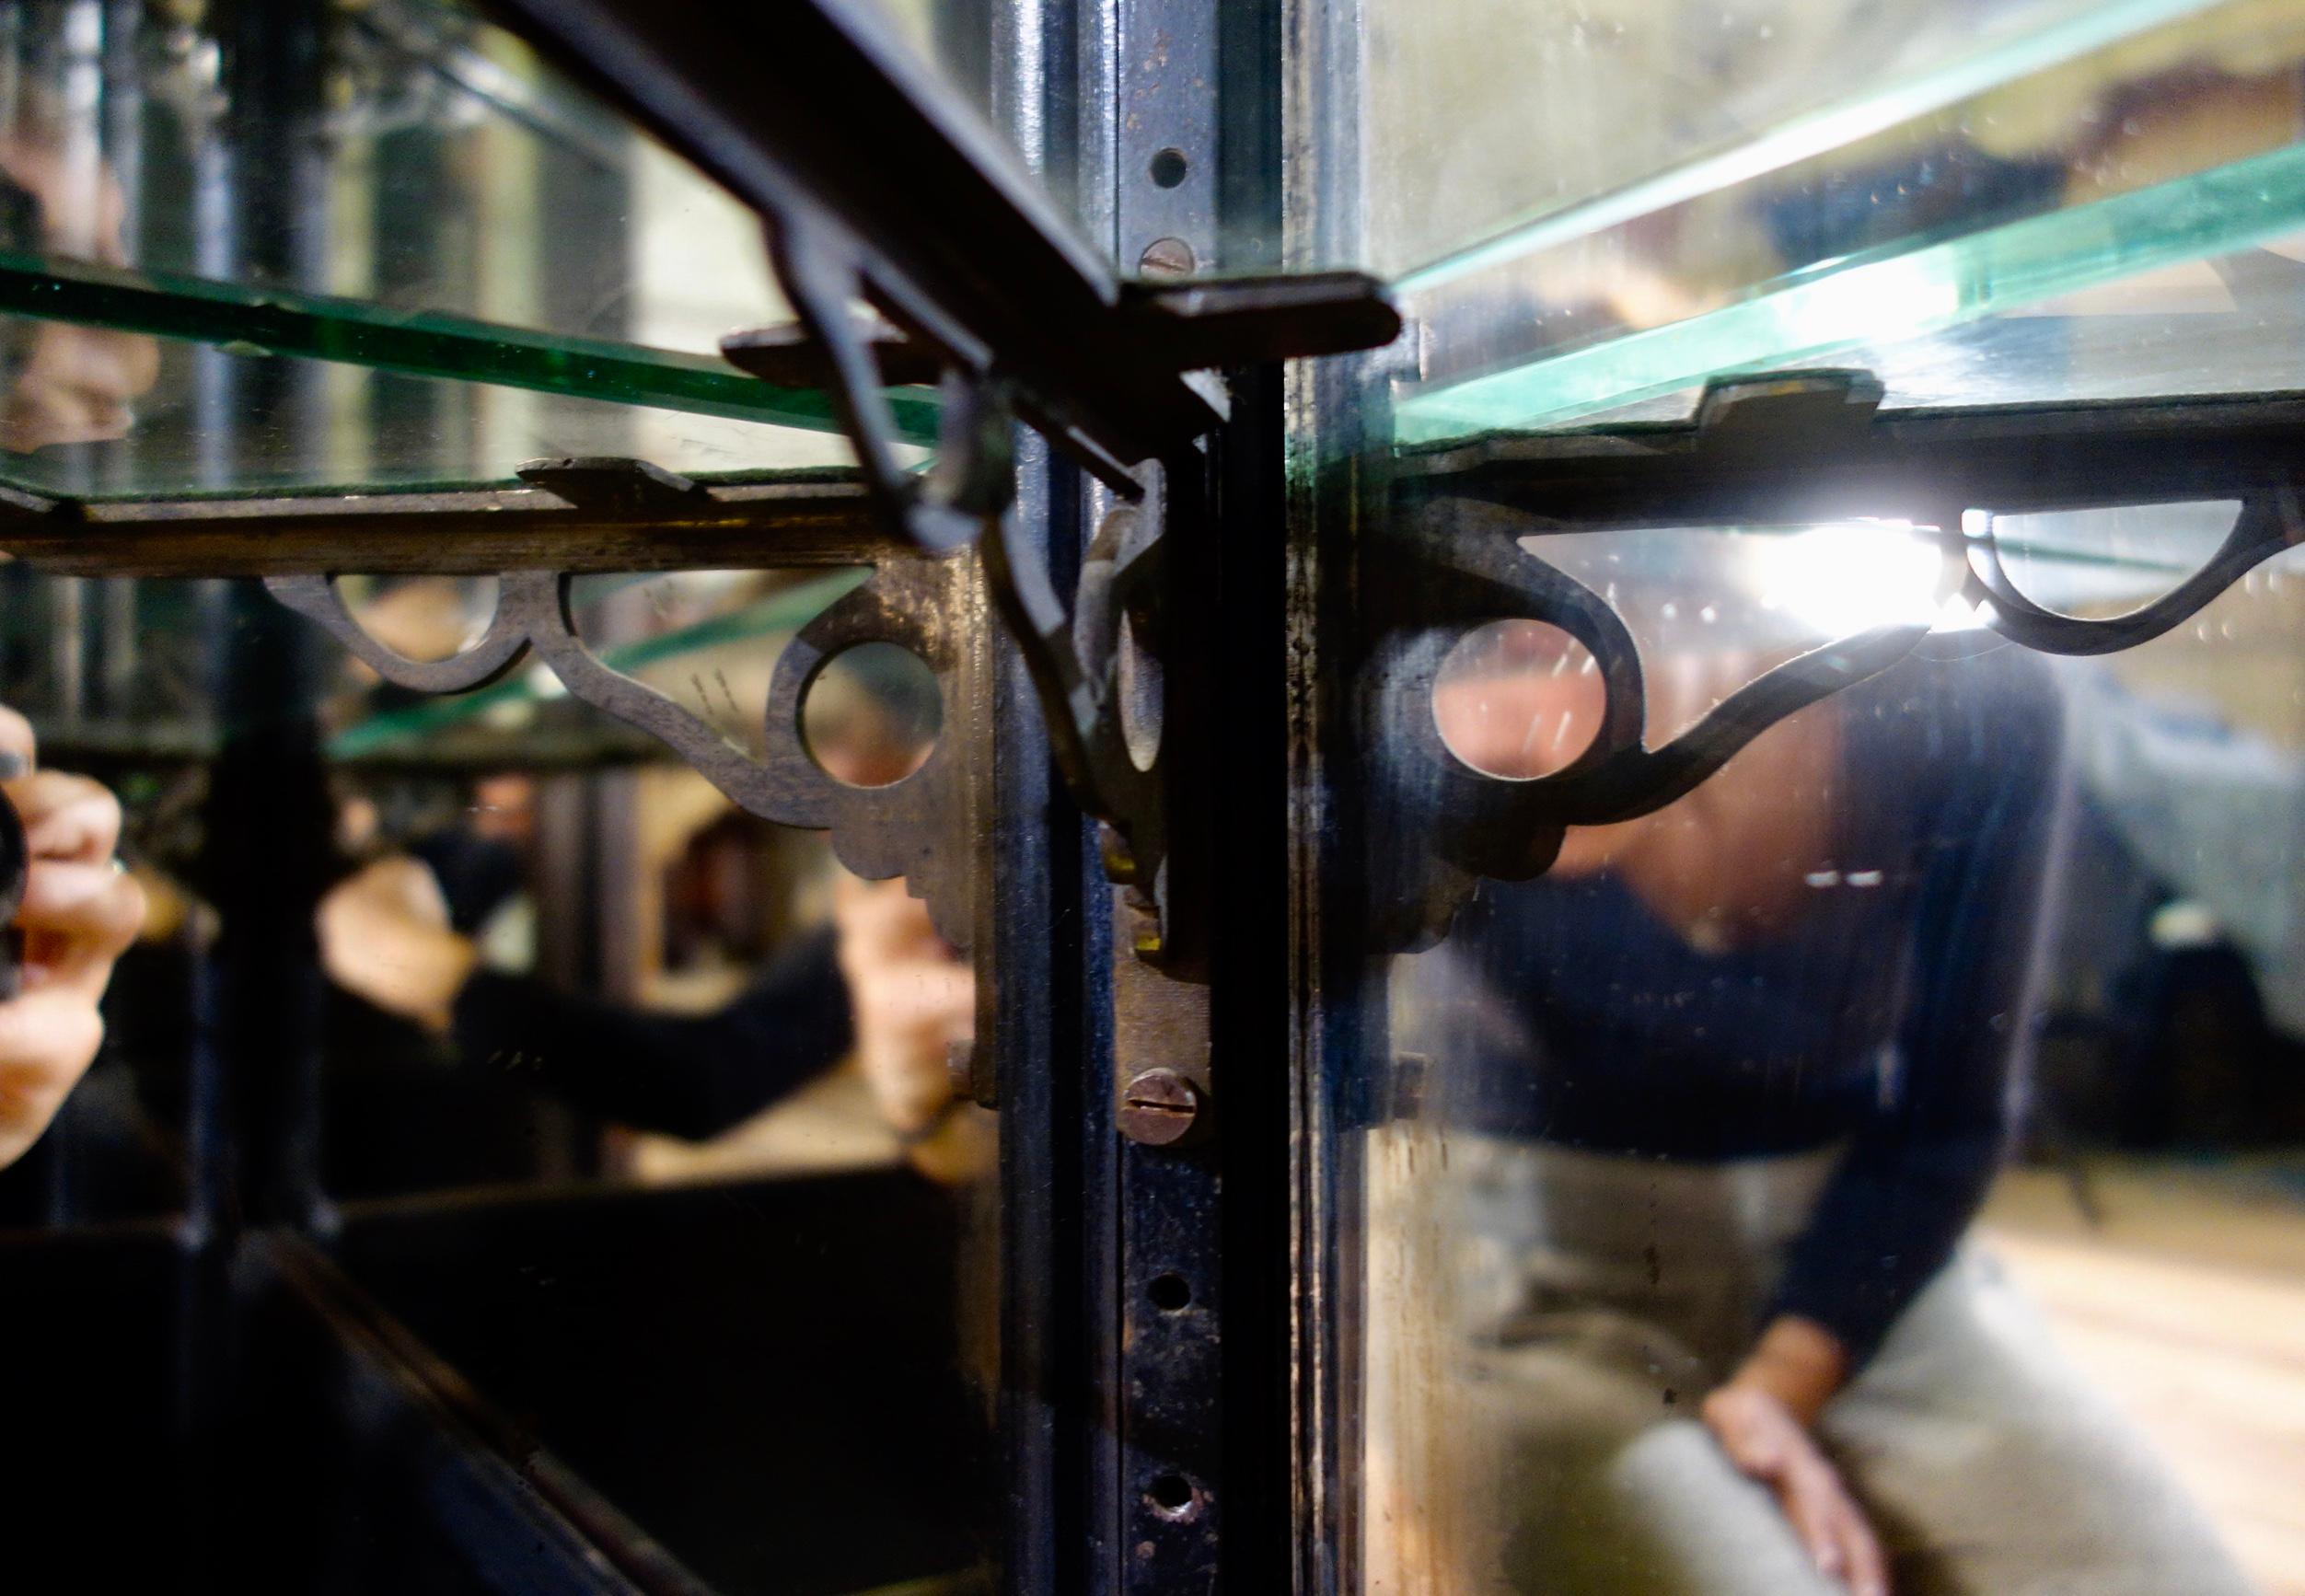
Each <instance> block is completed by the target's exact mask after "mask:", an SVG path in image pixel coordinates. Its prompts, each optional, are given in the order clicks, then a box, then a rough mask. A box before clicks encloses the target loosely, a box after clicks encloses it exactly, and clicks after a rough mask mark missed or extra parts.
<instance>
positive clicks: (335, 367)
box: [0, 0, 936, 497]
mask: <svg viewBox="0 0 2305 1596" xmlns="http://www.w3.org/2000/svg"><path fill="white" fill-rule="evenodd" d="M185 15H186V14H184V13H181V12H171V11H168V9H167V8H156V7H138V6H92V5H77V6H10V7H5V8H0V60H5V61H6V64H8V65H9V67H10V70H9V71H7V72H6V73H0V399H4V400H5V406H6V413H5V415H0V451H5V452H0V481H4V482H6V483H10V484H13V485H15V486H17V487H21V488H25V489H28V490H30V491H33V492H47V493H72V494H75V495H77V494H87V495H94V496H131V497H140V496H160V497H166V496H173V495H176V494H179V493H233V492H267V491H274V490H284V489H285V490H295V489H303V488H308V489H314V490H322V489H333V490H337V491H358V490H362V489H370V488H399V487H436V486H466V485H480V484H491V483H500V482H504V481H507V480H510V478H511V472H512V468H514V467H515V466H516V465H518V464H520V463H521V462H522V461H524V460H527V459H530V458H534V457H538V456H539V455H554V454H603V455H623V456H631V457H639V458H642V459H645V460H648V461H650V462H651V463H653V464H655V465H658V466H661V467H664V468H667V469H670V470H674V471H678V472H680V473H682V474H684V475H695V474H697V473H700V472H702V473H707V474H722V475H746V474H753V473H759V472H764V471H773V470H779V469H783V468H793V467H820V466H827V465H846V464H849V463H851V460H852V455H851V451H850V449H849V447H848V445H847V444H846V442H845V440H844V439H842V438H841V437H840V435H839V431H840V429H839V427H838V424H837V423H836V422H834V421H833V419H832V417H831V413H830V408H829V406H828V402H827V400H826V399H825V398H824V396H823V395H822V394H820V393H817V392H814V391H805V390H787V389H781V388H777V387H771V386H770V385H768V384H765V383H762V382H759V380H757V379H755V378H752V377H750V376H746V375H745V374H743V373H741V372H739V371H737V370H736V369H735V368H733V367H731V366H730V365H728V364H726V363H725V362H724V361H723V360H722V359H721V358H720V355H719V353H718V350H719V340H720V338H721V337H722V335H723V334H724V333H725V332H727V331H729V330H732V329H736V328H739V327H747V326H758V325H762V324H765V323H772V322H776V321H780V320H783V319H786V318H789V315H790V312H789V309H788V308H787V307H786V305H785V302H784V300H783V297H782V294H781V293H780V292H779V291H778V289H777V286H776V284H775V283H774V281H773V277H772V274H771V272H770V266H769V261H768V256H767V250H766V249H765V246H764V244H763V241H762V238H761V235H760V226H759V218H758V217H757V216H755V215H754V214H752V213H751V212H750V211H749V210H748V209H747V207H745V206H744V205H742V204H740V203H739V202H736V200H735V199H734V198H732V197H731V196H730V195H728V194H727V193H726V192H725V191H723V190H722V189H720V188H719V187H718V186H717V185H716V184H714V183H712V182H711V181H710V180H708V179H705V178H704V177H703V176H702V175H701V174H700V173H699V172H697V171H696V170H695V169H694V168H691V167H689V165H687V164H686V163H685V162H683V161H682V160H680V159H679V158H678V157H677V156H673V155H671V154H670V153H668V152H667V151H666V150H665V149H664V148H662V147H661V146H660V145H656V144H654V143H653V142H651V141H650V140H649V139H647V138H646V137H644V136H643V135H642V134H640V133H638V132H637V131H636V130H634V129H632V128H631V127H630V126H628V125H626V124H625V123H624V122H623V121H621V120H620V118H619V117H618V116H617V115H615V114H614V113H613V112H611V111H610V110H608V109H607V108H606V107H604V106H603V105H602V104H600V103H599V102H597V100H595V99H593V98H590V97H589V96H588V95H586V94H585V93H584V92H583V91H581V90H580V89H578V88H577V87H575V86H573V84H571V83H569V82H567V81H565V80H563V79H562V78H560V77H559V76H557V75H555V74H553V73H552V72H551V71H550V70H549V69H548V68H546V67H545V66H543V65H542V64H540V63H539V61H538V60H537V59H536V58H535V56H534V55H533V54H532V53H531V52H529V51H528V50H527V47H526V46H525V45H523V44H522V43H520V41H519V40H516V39H515V38H514V37H513V36H511V35H510V34H507V33H505V32H504V31H503V30H501V29H495V28H493V27H491V26H489V25H488V24H486V23H483V22H481V21H480V20H479V19H478V18H476V17H473V16H471V15H469V13H468V12H466V11H465V10H464V9H463V8H462V7H460V6H454V5H444V4H440V3H438V0H375V3H373V4H369V5H365V6H349V7H314V8H312V9H311V10H310V11H309V12H308V13H307V12H303V11H292V12H291V13H289V14H284V17H272V16H270V14H266V16H264V17H261V18H257V17H254V14H252V13H251V14H249V17H243V16H242V14H241V13H240V12H238V11H234V10H231V9H229V8H226V9H222V10H214V9H212V10H210V11H208V12H202V13H196V14H193V19H191V20H189V21H187V20H180V19H178V18H180V17H183V16H185ZM238 27H249V28H259V29H263V30H264V36H263V37H262V38H261V40H246V39H239V38H237V37H236V36H234V35H233V33H232V29H235V28H238ZM282 30H286V31H287V32H289V33H294V34H296V35H297V37H295V38H293V39H290V38H286V37H278V38H276V37H273V35H274V34H276V33H280V32H281V31H282ZM505 390H525V391H505ZM891 397H892V401H893V403H894V406H895V408H896V411H897V413H898V424H899V428H900V430H901V431H902V433H903V434H905V436H906V437H907V438H908V439H909V440H912V441H914V442H926V441H929V440H930V439H932V436H933V433H934V427H935V415H936V398H935V395H934V394H933V393H932V392H931V391H928V390H922V389H908V390H900V391H898V392H897V393H895V394H893V395H892V396H891Z"/></svg>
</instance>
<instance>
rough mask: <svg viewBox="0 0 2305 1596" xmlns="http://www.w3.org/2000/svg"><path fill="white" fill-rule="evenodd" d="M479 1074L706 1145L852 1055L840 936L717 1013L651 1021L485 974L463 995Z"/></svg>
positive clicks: (458, 1016) (794, 951) (811, 940)
mask: <svg viewBox="0 0 2305 1596" xmlns="http://www.w3.org/2000/svg"><path fill="white" fill-rule="evenodd" d="M452 1028H453V1034H454V1035H455V1037H456V1040H457V1046H458V1051H459V1052H460V1053H461V1054H462V1055H463V1057H464V1059H465V1062H466V1065H467V1067H468V1068H472V1069H487V1070H509V1071H511V1072H513V1073H515V1075H518V1076H520V1077H521V1078H523V1079H527V1080H530V1081H535V1082H536V1083H537V1084H538V1085H539V1086H541V1087H543V1088H545V1089H546V1090H548V1091H550V1092H552V1093H556V1094H557V1095H559V1096H561V1097H563V1098H565V1099H566V1100H567V1101H569V1102H570V1103H573V1104H575V1105H576V1106H577V1107H579V1108H582V1109H584V1110H585V1112H587V1113H590V1114H595V1115H597V1116H600V1117H601V1118H603V1119H611V1120H614V1121H616V1122H617V1123H618V1124H620V1125H630V1126H633V1127H636V1128H640V1129H643V1130H659V1131H664V1132H666V1133H667V1134H670V1135H673V1136H678V1137H683V1138H685V1139H689V1140H692V1141H701V1140H703V1139H706V1138H708V1137H712V1136H717V1135H718V1134H720V1133H721V1132H722V1131H724V1130H726V1129H728V1128H731V1127H733V1126H736V1125H739V1124H741V1123H743V1122H744V1121H745V1120H747V1119H749V1118H750V1117H752V1116H753V1115H755V1114H758V1113H759V1111H760V1110H761V1109H763V1108H766V1107H767V1106H768V1105H769V1104H771V1103H774V1102H775V1101H776V1100H777V1099H778V1098H780V1097H782V1096H784V1095H785V1094H786V1093H790V1092H792V1091H793V1090H794V1089H795V1088H797V1087H799V1086H800V1085H802V1084H803V1083H804V1082H805V1081H809V1080H812V1079H814V1078H815V1077H816V1076H818V1075H821V1074H822V1073H824V1072H825V1071H826V1070H829V1069H830V1068H832V1066H833V1065H834V1064H836V1063H838V1062H839V1061H840V1058H841V1056H842V1055H843V1054H845V1053H847V1052H848V1050H849V1047H850V1044H851V1035H852V1033H851V1027H850V1023H849V996H848V989H847V988H846V987H845V986H843V985H842V983H841V980H840V970H839V968H838V966H836V965H835V963H834V961H833V937H832V932H831V931H817V932H816V933H814V934H812V935H810V936H808V937H806V938H805V939H803V940H802V941H800V942H799V943H795V944H793V946H792V947H791V948H789V949H788V950H786V952H785V953H784V954H783V956H782V957H781V958H779V959H778V960H777V961H776V963H775V964H773V965H772V966H770V968H769V970H768V973H767V974H765V975H764V976H762V977H760V979H759V980H758V981H756V982H754V983H753V984H752V985H751V986H750V987H748V988H747V989H746V990H745V991H744V992H743V993H742V994H741V995H740V996H738V997H737V998H736V999H735V1000H733V1001H731V1002H730V1003H729V1004H728V1005H727V1006H726V1007H724V1008H723V1009H720V1010H718V1011H717V1012H713V1013H711V1014H701V1015H693V1016H691V1015H676V1014H659V1013H651V1012H647V1011H646V1010H643V1009H635V1008H632V1007H631V1006H630V1005H627V1004H620V1003H607V1002H601V1001H599V1000H596V999H591V998H584V997H578V996H575V995H573V994H571V993H566V992H561V991H556V990H553V989H550V988H547V987H544V986H541V985H539V983H537V982H535V981H532V980H528V979H527V978H525V977H518V976H504V975H497V974H494V973H492V972H490V971H485V970H484V971H481V972H480V973H479V974H476V975H474V976H472V977H471V978H470V979H469V980H468V981H467V982H466V983H465V984H464V987H463V989H462V991H460V992H459V993H458V996H457V999H456V1001H455V1006H454V1010H453V1015H452Z"/></svg>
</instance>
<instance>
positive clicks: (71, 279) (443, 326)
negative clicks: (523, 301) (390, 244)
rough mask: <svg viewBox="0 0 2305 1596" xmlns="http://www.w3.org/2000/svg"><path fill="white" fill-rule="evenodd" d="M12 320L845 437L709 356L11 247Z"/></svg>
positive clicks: (1, 292) (822, 409)
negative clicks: (22, 318) (129, 268)
mask: <svg viewBox="0 0 2305 1596" xmlns="http://www.w3.org/2000/svg"><path fill="white" fill-rule="evenodd" d="M0 313H6V314H11V315H17V316H26V317H32V318H38V319H41V320H43V321H65V322H72V323H74V324H75V325H79V326H85V327H101V328H107V329H110V330H113V331H117V332H140V333H147V334H150V335H152V336H153V337H156V338H172V339H179V340H182V341H189V342H193V343H205V344H211V345H214V346H215V347H217V348H221V349H225V350H227V351H230V352H231V353H237V354H277V355H293V356H297V357H300V358H303V359H307V360H325V361H333V362H336V363H338V364H346V365H360V366H367V367H370V368H372V369H374V370H377V371H390V372H398V373H400V374H402V375H405V376H427V377H443V378H447V379H450V380H453V381H458V382H478V383H490V384H493V385H495V386H498V387H518V388H530V389H534V390H536V391H538V392H540V393H557V394H566V395H569V396H571V397H573V398H576V399H599V400H603V401H605V402H608V403H610V404H624V405H646V406H651V407H653V408H655V409H659V410H668V411H687V412H690V413H693V414H697V415H708V416H723V417H726V418H728V419H729V420H732V421H742V422H768V423H770V424H771V425H776V426H786V427H796V428H802V429H805V430H807V431H811V432H840V431H841V430H842V428H841V426H840V421H839V420H838V419H837V418H836V417H835V415H834V413H833V409H832V404H831V400H830V399H829V398H828V396H827V395H826V394H825V393H824V392H823V391H821V390H819V389H815V388H783V387H772V386H770V384H768V383H765V382H762V381H761V380H760V379H759V378H758V377H755V376H747V375H746V374H745V373H743V372H740V371H738V370H736V368H735V367H733V366H731V365H729V364H726V363H724V362H723V361H721V360H719V359H718V358H716V357H714V356H711V355H701V354H686V353H680V352H678V351H676V350H667V349H652V348H649V347H648V346H646V345H643V344H632V343H616V342H611V341H608V340H605V339H587V338H575V337H570V336H566V335H562V334H558V333H545V332H539V331H534V330H530V329H527V328H520V327H508V326H504V325H502V324H499V323H496V322H489V321H476V320H471V319H469V318H464V317H458V316H446V315H442V314H439V313H437V312H434V311H424V310H415V311H407V310H393V309H390V308H388V307H387V306H382V305H376V304H373V303H371V302H368V301H365V300H359V299H340V298H335V297H332V296H330V295H317V294H297V293H291V292H288V291H285V290H282V289H275V288H267V289H257V288H248V287H243V286H241V285H240V284H238V283H218V282H214V281H212V280H210V279H208V278H203V277H187V276H180V275H178V274H175V273H172V272H129V271H123V270H121V269H119V268H116V267H110V266H98V265H95V264H92V263H90V262H87V261H80V260H61V259H56V258H52V257H47V256H39V255H26V254H19V253H13V252H8V251H0ZM888 399H889V405H890V408H891V409H892V410H893V411H894V412H895V415H896V424H897V429H898V434H899V435H900V436H901V437H902V438H903V439H904V441H905V442H907V443H913V444H933V443H934V442H935V441H936V422H937V413H938V403H937V399H936V396H935V395H934V394H933V393H932V392H931V391H929V390H927V389H919V388H899V389H891V390H890V391H889V394H888Z"/></svg>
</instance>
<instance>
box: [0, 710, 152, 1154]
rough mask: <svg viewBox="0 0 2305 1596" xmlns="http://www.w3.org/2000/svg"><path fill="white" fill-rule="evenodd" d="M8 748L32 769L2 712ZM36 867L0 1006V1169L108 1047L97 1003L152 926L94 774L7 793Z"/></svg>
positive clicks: (113, 804) (24, 781) (24, 783)
mask: <svg viewBox="0 0 2305 1596" xmlns="http://www.w3.org/2000/svg"><path fill="white" fill-rule="evenodd" d="M0 750H4V751H6V752H7V753H9V754H13V755H15V756H16V757H17V758H19V759H20V760H22V762H23V768H24V769H28V770H29V769H31V768H32V760H33V754H34V751H35V750H34V747H33V740H32V728H31V727H30V725H29V724H28V723H26V721H25V719H24V717H23V716H21V715H19V714H17V712H16V711H13V710H8V709H0ZM6 792H7V796H8V800H9V802H11V803H13V804H15V805H16V810H17V816H18V817H19V818H20V819H21V820H22V821H23V823H24V840H25V846H26V851H27V855H28V858H29V866H28V868H27V871H26V873H25V881H24V901H23V904H22V906H21V907H20V908H18V909H17V917H16V924H17V928H18V929H19V930H21V931H22V932H23V933H24V961H23V982H22V987H21V989H20V990H19V991H18V993H17V996H16V997H14V998H11V999H9V1000H7V1001H6V1002H4V1003H0V1167H4V1166H6V1165H7V1164H10V1163H13V1162H16V1161H17V1159H18V1158H21V1157H22V1156H23V1155H24V1153H25V1151H26V1150H27V1149H29V1147H30V1146H31V1145H32V1144H33V1143H34V1142H35V1141H37V1140H39V1139H40V1138H41V1133H42V1132H43V1131H45V1130H46V1129H47V1128H48V1126H49V1123H50V1121H52V1120H53V1119H54V1118H55V1117H56V1111H57V1110H58V1109H59V1108H61V1107H62V1106H63V1105H64V1098H65V1097H66V1096H67V1095H68V1094H69V1093H71V1091H72V1088H73V1087H74V1085H75V1084H76V1083H77V1082H78V1081H79V1079H80V1077H81V1075H82V1074H83V1073H85V1072H86V1071H87V1067H88V1065H89V1064H90V1063H92V1062H93V1061H94V1060H95V1058H96V1053H97V1049H98V1047H100V1046H102V1044H103V1040H104V1021H103V1018H102V1016H101V1015H100V1014H99V1013H98V1010H97V1002H98V1000H99V999H100V998H102V997H103V995H104V988H105V986H106V984H107V983H108V982H109V981H110V979H111V975H112V963H113V961H114V960H115V959H117V958H118V957H119V956H120V954H121V952H122V950H123V949H124V948H126V947H127V945H128V944H129V943H131V942H133V941H134V940H135V935H136V931H137V928H138V927H139V926H141V925H142V924H143V923H144V889H143V888H142V887H140V886H138V885H136V881H135V878H134V877H133V876H131V875H128V874H125V873H122V870H121V868H120V865H119V862H117V861H116V860H115V859H114V857H113V850H115V849H116V848H117V847H118V845H119V841H120V818H121V817H120V804H119V803H118V801H117V800H115V799H114V798H113V797H112V795H111V793H110V792H106V791H105V790H104V789H103V788H102V787H100V786H98V784H97V783H96V782H94V781H89V780H88V779H87V777H85V776H68V775H65V774H64V773H62V772H60V771H54V770H41V771H38V772H37V773H34V774H31V775H28V776H24V777H21V778H19V779H17V780H16V781H10V782H8V783H7V784H6Z"/></svg>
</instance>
